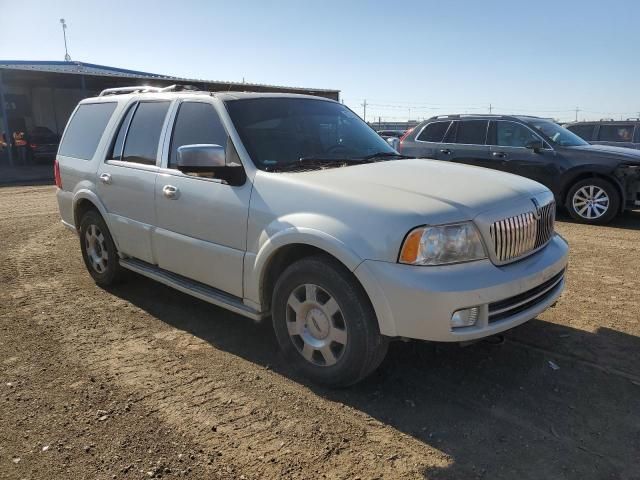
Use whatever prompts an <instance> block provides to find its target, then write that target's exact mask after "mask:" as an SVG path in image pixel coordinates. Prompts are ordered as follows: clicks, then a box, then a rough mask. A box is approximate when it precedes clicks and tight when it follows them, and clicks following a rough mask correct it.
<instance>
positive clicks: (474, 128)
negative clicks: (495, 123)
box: [455, 120, 488, 145]
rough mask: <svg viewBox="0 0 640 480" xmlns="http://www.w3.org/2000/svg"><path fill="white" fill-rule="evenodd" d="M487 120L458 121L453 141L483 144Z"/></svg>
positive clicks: (485, 136)
mask: <svg viewBox="0 0 640 480" xmlns="http://www.w3.org/2000/svg"><path fill="white" fill-rule="evenodd" d="M487 123H488V121H487V120H463V121H461V122H459V123H458V131H457V132H456V140H455V143H465V144H468V145H484V144H485V140H486V138H487Z"/></svg>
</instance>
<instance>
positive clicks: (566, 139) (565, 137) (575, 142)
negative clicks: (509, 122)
mask: <svg viewBox="0 0 640 480" xmlns="http://www.w3.org/2000/svg"><path fill="white" fill-rule="evenodd" d="M527 123H529V125H531V126H532V127H533V128H535V129H536V130H538V131H540V132H542V133H543V134H544V135H546V136H547V137H549V139H550V140H551V141H552V142H553V143H555V144H557V145H560V146H561V147H578V146H580V145H589V143H588V142H585V141H584V140H583V139H582V138H580V137H579V136H577V135H576V134H575V133H572V132H570V131H569V130H567V129H566V128H564V127H561V126H560V125H558V124H557V123H553V122H550V121H548V120H533V121H531V120H530V121H528V122H527Z"/></svg>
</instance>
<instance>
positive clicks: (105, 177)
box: [100, 173, 111, 185]
mask: <svg viewBox="0 0 640 480" xmlns="http://www.w3.org/2000/svg"><path fill="white" fill-rule="evenodd" d="M100 181H101V182H102V183H105V184H107V185H110V184H111V174H110V173H103V174H102V175H100Z"/></svg>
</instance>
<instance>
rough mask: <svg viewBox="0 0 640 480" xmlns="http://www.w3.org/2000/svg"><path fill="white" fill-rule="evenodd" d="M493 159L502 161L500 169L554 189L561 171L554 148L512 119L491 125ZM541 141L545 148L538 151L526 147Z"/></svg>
mask: <svg viewBox="0 0 640 480" xmlns="http://www.w3.org/2000/svg"><path fill="white" fill-rule="evenodd" d="M491 123H492V125H491V128H490V136H489V143H491V144H492V145H491V147H490V151H491V157H492V158H494V159H495V160H496V161H499V162H501V164H502V165H501V168H500V170H503V171H505V172H509V173H513V174H515V175H521V176H523V177H527V178H531V179H532V180H536V181H538V182H540V183H542V184H543V185H546V186H547V187H549V188H552V186H553V182H554V180H556V179H557V178H559V175H560V172H559V170H558V165H557V157H556V155H555V152H554V151H553V149H552V148H551V147H550V146H549V144H548V143H547V142H545V141H544V140H543V139H542V138H541V137H540V136H539V135H537V134H536V133H535V132H534V131H533V130H532V129H530V128H529V127H527V126H526V125H524V124H521V123H518V122H514V121H511V120H496V121H492V122H491ZM532 141H538V142H542V144H543V145H544V146H545V148H543V149H541V150H539V151H538V152H535V151H534V150H532V149H530V148H526V145H527V144H529V143H530V142H532Z"/></svg>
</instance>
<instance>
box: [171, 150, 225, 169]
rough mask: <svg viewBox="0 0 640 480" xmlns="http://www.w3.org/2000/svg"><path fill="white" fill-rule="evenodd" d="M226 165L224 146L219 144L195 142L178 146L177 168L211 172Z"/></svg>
mask: <svg viewBox="0 0 640 480" xmlns="http://www.w3.org/2000/svg"><path fill="white" fill-rule="evenodd" d="M225 165H226V157H225V154H224V148H223V147H221V146H220V145H213V144H197V145H183V146H181V147H178V170H180V171H181V172H183V173H185V172H193V173H205V172H206V173H211V172H213V171H214V170H215V169H217V168H220V167H224V166H225Z"/></svg>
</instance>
